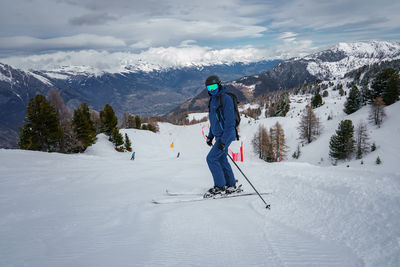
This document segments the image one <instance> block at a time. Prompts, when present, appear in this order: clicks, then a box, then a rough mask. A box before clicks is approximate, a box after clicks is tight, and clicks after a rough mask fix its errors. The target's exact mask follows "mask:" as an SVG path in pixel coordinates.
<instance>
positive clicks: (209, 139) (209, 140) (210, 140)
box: [206, 137, 213, 146]
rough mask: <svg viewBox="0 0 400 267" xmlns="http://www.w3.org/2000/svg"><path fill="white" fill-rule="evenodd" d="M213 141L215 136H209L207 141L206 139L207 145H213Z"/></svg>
mask: <svg viewBox="0 0 400 267" xmlns="http://www.w3.org/2000/svg"><path fill="white" fill-rule="evenodd" d="M212 141H213V138H210V137H207V141H206V143H207V145H209V146H212Z"/></svg>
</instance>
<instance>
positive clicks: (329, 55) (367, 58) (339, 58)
mask: <svg viewBox="0 0 400 267" xmlns="http://www.w3.org/2000/svg"><path fill="white" fill-rule="evenodd" d="M395 59H400V43H399V42H385V41H371V42H355V43H339V44H337V45H336V46H334V47H333V48H331V49H329V50H325V51H322V52H319V53H316V54H313V55H310V56H307V57H304V58H303V59H300V60H302V61H305V62H308V64H307V70H308V72H309V73H310V74H311V75H314V76H316V77H317V78H318V79H321V80H326V79H333V78H340V77H343V76H344V75H345V74H346V73H348V72H350V71H353V70H355V69H358V68H361V67H362V66H365V65H372V64H375V63H378V62H383V61H392V60H395Z"/></svg>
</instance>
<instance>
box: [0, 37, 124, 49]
mask: <svg viewBox="0 0 400 267" xmlns="http://www.w3.org/2000/svg"><path fill="white" fill-rule="evenodd" d="M125 46H126V44H125V42H124V41H123V40H120V39H117V38H115V37H112V36H98V35H94V34H78V35H73V36H66V37H57V38H50V39H39V38H33V37H30V36H15V37H2V38H0V49H4V50H18V49H24V50H28V51H35V50H50V49H84V48H113V47H114V48H115V47H125Z"/></svg>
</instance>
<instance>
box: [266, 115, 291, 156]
mask: <svg viewBox="0 0 400 267" xmlns="http://www.w3.org/2000/svg"><path fill="white" fill-rule="evenodd" d="M269 133H270V138H271V143H272V151H273V155H274V161H278V160H279V159H284V158H286V153H287V146H286V139H285V132H284V130H283V128H282V126H281V125H280V124H279V122H276V124H275V127H272V128H271V129H269Z"/></svg>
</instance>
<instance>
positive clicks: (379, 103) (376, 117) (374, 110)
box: [368, 96, 386, 128]
mask: <svg viewBox="0 0 400 267" xmlns="http://www.w3.org/2000/svg"><path fill="white" fill-rule="evenodd" d="M385 116H386V113H385V102H383V100H382V98H381V97H380V96H378V97H377V98H376V99H375V101H374V102H373V103H372V104H371V109H370V111H369V117H368V119H369V121H370V122H371V123H373V124H375V125H377V126H378V128H380V127H381V124H382V122H383V118H384V117H385Z"/></svg>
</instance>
